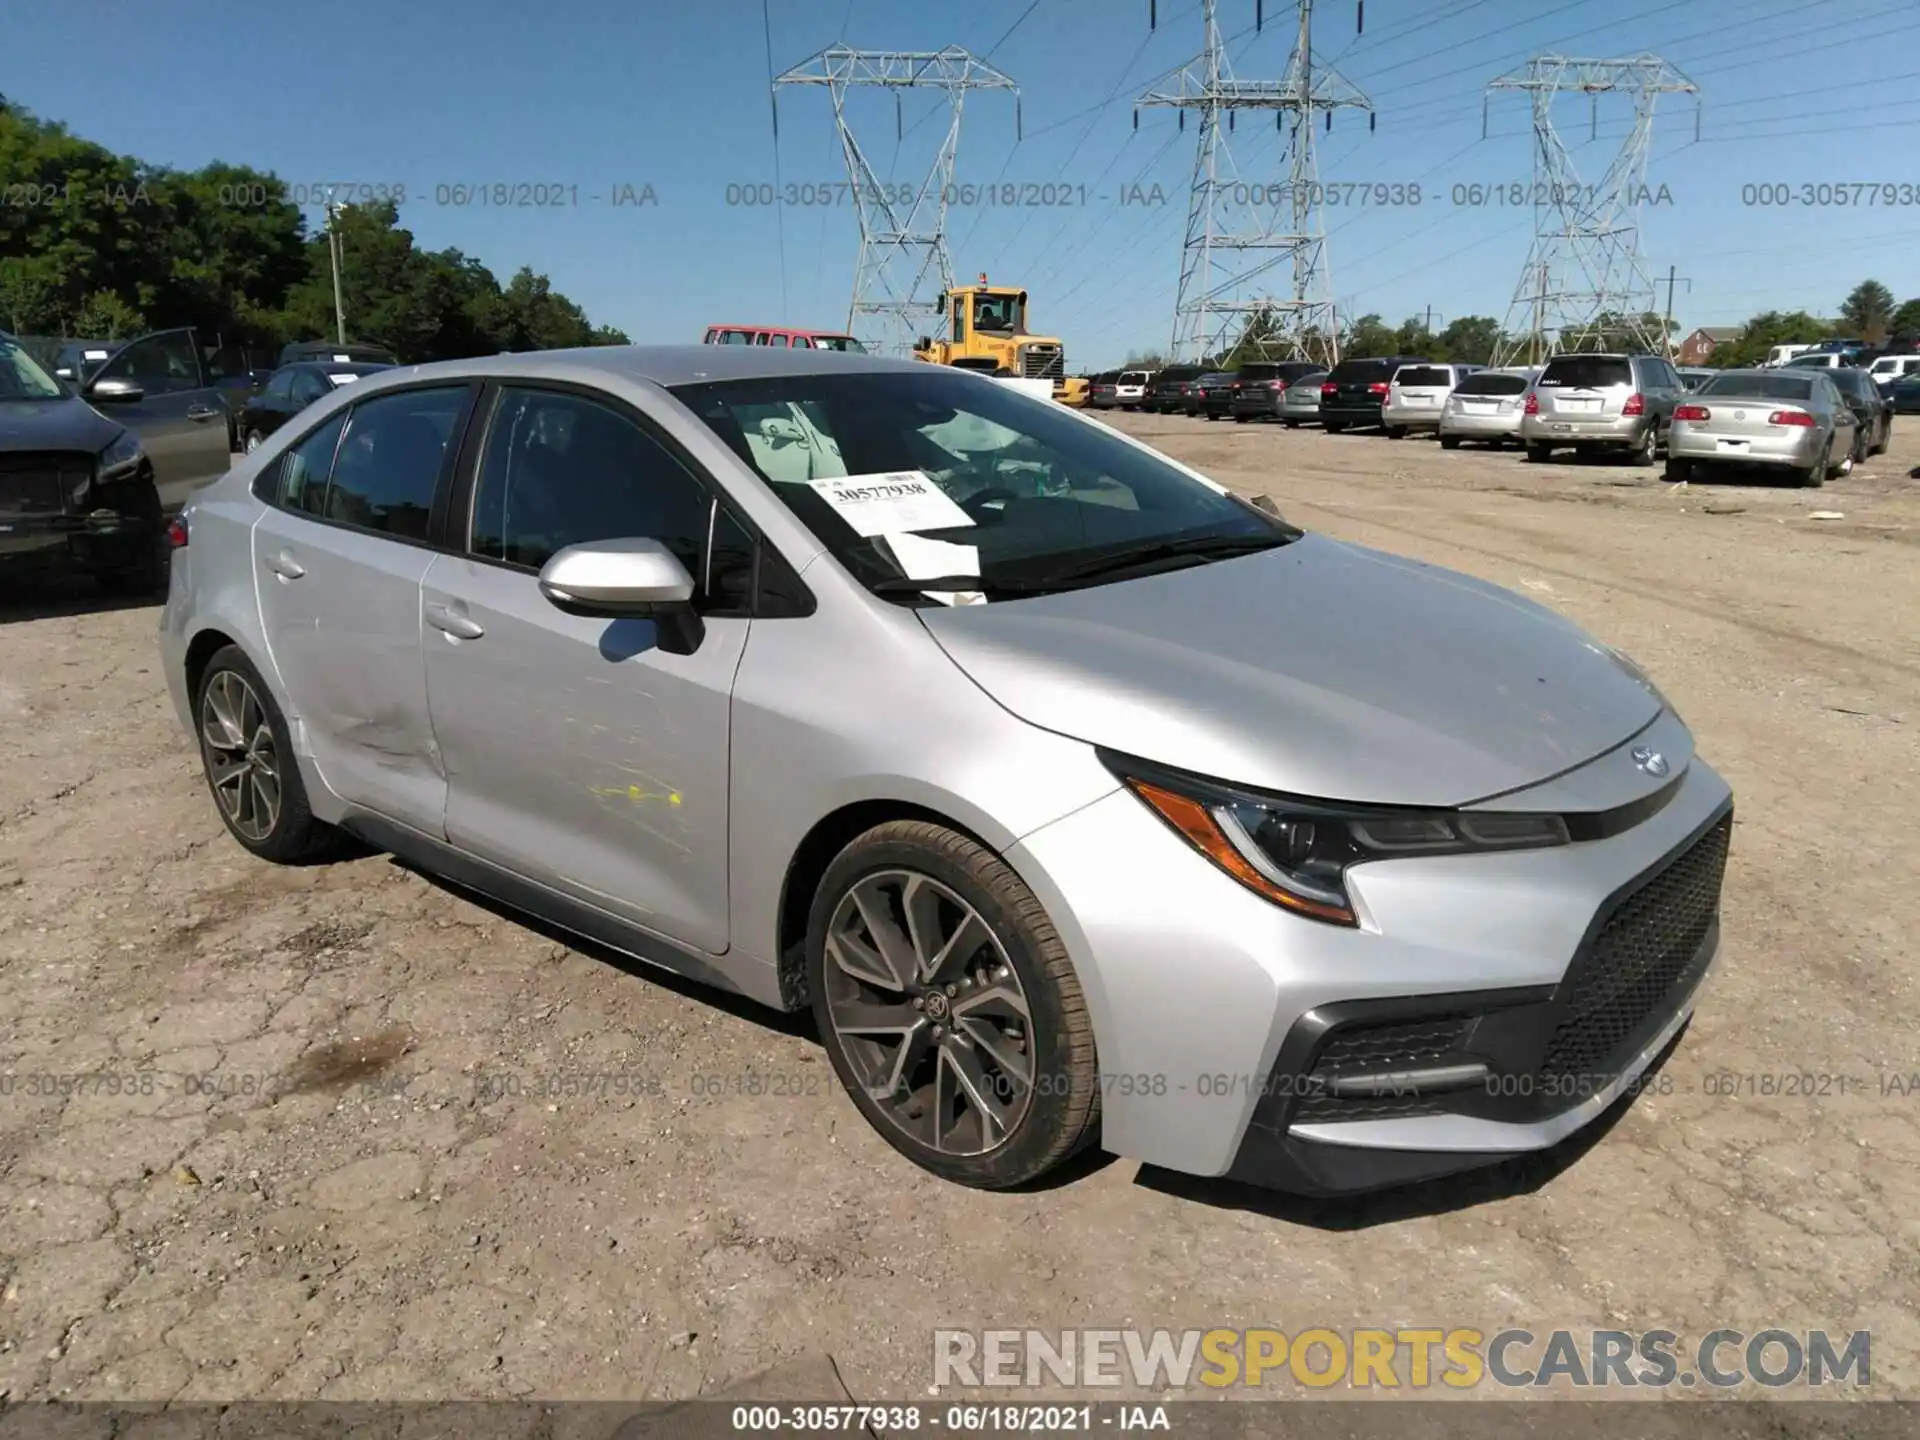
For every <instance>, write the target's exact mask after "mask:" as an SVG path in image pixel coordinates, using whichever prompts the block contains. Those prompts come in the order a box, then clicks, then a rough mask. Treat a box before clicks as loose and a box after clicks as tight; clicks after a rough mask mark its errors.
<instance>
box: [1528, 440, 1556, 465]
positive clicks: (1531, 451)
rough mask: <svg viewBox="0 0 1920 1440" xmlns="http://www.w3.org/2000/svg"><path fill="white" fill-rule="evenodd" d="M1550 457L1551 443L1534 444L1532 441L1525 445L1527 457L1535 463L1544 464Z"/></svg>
mask: <svg viewBox="0 0 1920 1440" xmlns="http://www.w3.org/2000/svg"><path fill="white" fill-rule="evenodd" d="M1552 458H1553V447H1552V446H1551V445H1535V444H1532V443H1529V444H1528V445H1527V459H1528V460H1530V461H1532V462H1533V463H1534V464H1535V465H1544V464H1546V463H1547V461H1549V460H1551V459H1552Z"/></svg>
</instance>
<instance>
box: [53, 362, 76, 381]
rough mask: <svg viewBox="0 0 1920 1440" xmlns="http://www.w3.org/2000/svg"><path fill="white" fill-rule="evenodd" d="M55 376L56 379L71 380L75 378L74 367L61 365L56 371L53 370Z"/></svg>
mask: <svg viewBox="0 0 1920 1440" xmlns="http://www.w3.org/2000/svg"><path fill="white" fill-rule="evenodd" d="M53 378H54V379H56V380H71V379H73V367H72V366H71V365H62V366H60V367H59V368H58V369H56V370H55V371H54V372H53Z"/></svg>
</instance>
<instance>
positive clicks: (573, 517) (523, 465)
mask: <svg viewBox="0 0 1920 1440" xmlns="http://www.w3.org/2000/svg"><path fill="white" fill-rule="evenodd" d="M712 510H713V501H712V497H711V496H710V495H709V494H708V492H707V489H706V487H705V486H704V485H703V484H702V483H701V482H700V481H699V479H697V478H696V477H695V476H694V474H693V473H692V472H691V471H690V470H688V469H687V467H686V466H685V465H684V464H682V463H681V461H680V460H679V458H678V457H677V456H675V455H674V454H673V453H672V452H671V451H670V450H668V449H667V448H666V447H665V446H664V445H662V444H661V443H660V442H659V441H657V440H655V439H654V438H653V437H652V436H650V435H648V434H647V432H646V431H645V430H643V429H641V428H640V426H639V425H637V424H636V423H635V422H634V421H633V420H632V419H630V418H629V417H628V416H626V415H623V414H622V413H620V412H619V411H618V410H615V409H613V408H612V407H611V406H608V405H603V404H601V403H599V402H598V401H595V400H590V399H587V398H586V397H584V396H580V395H574V394H569V393H566V392H563V391H557V390H534V389H519V388H514V387H511V386H509V387H506V388H504V389H502V390H501V392H500V398H499V401H498V403H497V404H496V405H495V407H494V412H493V419H492V421H491V423H490V424H489V425H488V427H487V440H486V446H485V448H484V450H483V452H482V455H481V459H480V475H479V478H478V480H477V481H476V482H475V486H474V498H473V530H472V542H471V548H472V551H473V553H474V554H475V555H478V556H481V557H483V558H485V559H488V560H498V561H502V562H504V563H505V564H508V565H519V566H524V567H526V568H527V569H529V570H538V569H539V568H540V567H541V566H542V565H545V564H546V563H547V561H548V560H550V559H552V558H553V555H554V553H555V552H556V551H558V550H562V549H565V548H566V547H567V546H569V545H581V544H586V543H588V542H590V541H594V540H630V539H649V540H658V541H660V542H661V543H662V544H663V545H665V546H666V547H667V548H668V549H670V550H671V551H673V553H674V554H675V555H676V556H677V557H679V559H680V562H681V563H682V564H683V565H685V566H686V567H687V572H688V573H689V574H691V575H693V576H695V577H698V576H699V574H700V564H701V556H702V554H703V553H704V550H705V547H706V542H707V526H708V520H709V517H710V515H711V513H712Z"/></svg>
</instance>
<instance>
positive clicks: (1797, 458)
mask: <svg viewBox="0 0 1920 1440" xmlns="http://www.w3.org/2000/svg"><path fill="white" fill-rule="evenodd" d="M1783 430H1784V427H1783ZM1738 438H1739V439H1742V440H1745V441H1746V444H1744V445H1740V446H1737V447H1735V448H1733V449H1728V448H1727V447H1726V446H1725V445H1724V444H1723V443H1722V437H1720V436H1717V435H1715V434H1714V433H1713V432H1712V431H1711V430H1706V431H1701V430H1698V429H1696V428H1695V427H1694V426H1693V424H1692V423H1691V422H1689V421H1686V420H1678V421H1675V422H1674V426H1673V428H1672V429H1671V430H1669V431H1668V432H1667V454H1668V456H1670V457H1671V458H1673V459H1675V460H1717V461H1719V462H1720V463H1722V464H1725V465H1786V466H1792V467H1793V468H1795V469H1801V470H1804V469H1805V468H1806V467H1807V466H1809V465H1811V464H1813V462H1814V461H1815V460H1818V459H1819V458H1820V450H1821V447H1822V446H1824V445H1825V444H1826V443H1827V432H1826V431H1824V430H1817V429H1812V428H1808V429H1804V430H1802V429H1793V430H1784V433H1782V434H1780V435H1777V436H1776V435H1759V436H1740V437H1738Z"/></svg>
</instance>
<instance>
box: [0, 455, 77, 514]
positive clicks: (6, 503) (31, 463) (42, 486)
mask: <svg viewBox="0 0 1920 1440" xmlns="http://www.w3.org/2000/svg"><path fill="white" fill-rule="evenodd" d="M92 476H93V457H92V456H90V455H77V454H69V453H66V452H62V451H47V450H40V451H15V452H13V453H11V454H5V453H0V514H5V515H58V514H60V513H61V511H63V510H64V509H65V508H66V497H67V495H68V494H69V493H71V492H72V491H75V490H78V489H80V488H81V487H82V486H84V485H85V484H86V483H87V481H88V480H90V479H91V478H92Z"/></svg>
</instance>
